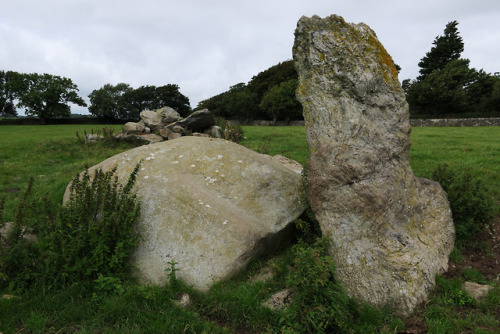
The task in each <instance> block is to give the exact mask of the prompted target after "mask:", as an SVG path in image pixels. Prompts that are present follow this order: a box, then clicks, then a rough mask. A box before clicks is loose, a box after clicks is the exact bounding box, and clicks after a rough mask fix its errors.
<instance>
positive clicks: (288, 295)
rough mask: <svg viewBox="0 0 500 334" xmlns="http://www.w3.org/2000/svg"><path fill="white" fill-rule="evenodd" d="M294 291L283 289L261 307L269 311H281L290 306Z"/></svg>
mask: <svg viewBox="0 0 500 334" xmlns="http://www.w3.org/2000/svg"><path fill="white" fill-rule="evenodd" d="M294 294H295V291H293V289H285V290H281V291H278V292H276V293H275V294H273V295H272V296H271V297H269V299H267V300H266V301H265V302H264V303H263V305H264V306H266V307H268V308H270V309H271V310H282V309H284V308H286V307H287V306H288V305H290V304H291V303H292V301H293V298H294Z"/></svg>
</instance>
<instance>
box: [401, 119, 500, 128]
mask: <svg viewBox="0 0 500 334" xmlns="http://www.w3.org/2000/svg"><path fill="white" fill-rule="evenodd" d="M410 124H411V126H500V118H458V119H410Z"/></svg>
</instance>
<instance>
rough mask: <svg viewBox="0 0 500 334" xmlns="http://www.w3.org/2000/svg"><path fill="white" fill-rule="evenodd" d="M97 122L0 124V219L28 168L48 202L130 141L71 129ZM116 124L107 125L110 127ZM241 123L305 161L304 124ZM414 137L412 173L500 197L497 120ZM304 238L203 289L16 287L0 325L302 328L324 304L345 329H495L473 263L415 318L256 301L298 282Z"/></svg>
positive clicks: (2, 305)
mask: <svg viewBox="0 0 500 334" xmlns="http://www.w3.org/2000/svg"><path fill="white" fill-rule="evenodd" d="M102 127H103V126H96V125H91V126H89V125H85V126H82V125H78V126H73V125H59V126H0V197H3V196H5V197H6V212H5V215H4V218H5V220H7V221H8V220H9V219H13V214H14V207H15V205H16V202H17V200H18V198H19V197H20V196H21V195H22V192H23V191H24V189H25V188H26V187H27V185H28V183H29V179H30V177H34V178H35V180H36V182H37V183H39V184H40V185H41V186H42V187H43V188H44V189H46V190H47V191H49V192H51V193H52V198H53V200H54V202H60V201H61V199H62V195H63V192H64V190H65V188H66V185H67V184H68V182H69V181H70V180H71V179H72V178H73V177H74V176H75V175H76V173H78V172H80V171H82V170H83V169H84V168H85V166H86V165H89V166H91V165H94V164H96V163H98V162H100V161H102V160H104V159H105V158H107V157H110V156H112V155H114V154H117V153H119V152H122V151H124V150H126V149H129V148H131V147H133V146H134V145H133V144H127V143H113V144H109V143H95V144H85V143H83V142H81V141H79V140H78V139H77V137H76V132H77V131H78V132H79V133H80V134H83V132H84V130H86V131H87V132H90V131H91V129H92V128H93V129H99V128H102ZM120 127H121V126H112V128H113V129H115V130H117V129H119V128H120ZM243 130H244V132H245V134H244V136H245V139H244V141H243V142H242V143H241V144H242V145H245V146H247V147H249V148H251V149H253V150H256V151H259V152H261V153H267V154H270V155H276V154H281V155H284V156H286V157H289V158H292V159H295V160H297V161H299V162H300V163H302V164H305V163H306V162H307V159H308V149H307V144H306V141H305V131H304V128H303V127H243ZM411 140H412V148H411V165H412V168H413V170H414V172H415V174H416V175H417V176H422V177H430V176H431V174H432V171H433V170H434V168H435V167H436V166H437V165H438V164H440V163H447V164H449V165H450V166H451V167H455V168H460V167H463V166H467V167H470V168H471V169H472V170H473V172H474V174H475V175H477V176H478V177H480V178H482V179H483V180H485V182H487V184H488V185H490V186H491V188H492V191H494V192H495V193H496V198H497V199H498V200H500V196H499V191H498V190H499V189H500V179H499V175H500V173H499V172H500V127H488V128H486V127H478V128H414V129H413V131H412V135H411ZM301 247H303V248H300V247H298V248H289V249H285V250H283V251H282V252H281V253H279V254H275V255H274V257H273V258H272V259H269V258H266V259H261V260H258V261H255V262H253V263H252V264H251V265H250V266H249V268H248V269H247V270H246V271H245V272H243V273H241V274H240V275H238V276H237V277H235V278H233V279H231V280H228V281H226V282H221V283H219V284H216V285H215V286H214V287H213V288H212V289H211V290H210V291H209V292H207V293H199V292H195V291H192V290H191V289H189V287H186V286H184V285H183V284H182V283H181V284H180V285H179V286H178V287H177V288H175V289H174V288H171V287H168V286H167V287H163V288H159V287H148V286H146V287H139V286H137V285H136V284H134V282H133V281H130V282H121V283H119V284H118V283H115V285H112V286H104V285H98V286H96V287H95V289H94V290H92V291H88V290H86V289H84V288H82V287H80V286H78V285H76V286H71V287H68V288H67V289H65V290H63V291H43V290H41V291H27V292H19V295H18V296H17V297H16V298H12V299H0V332H1V333H76V332H78V333H96V332H97V333H116V332H119V333H282V332H287V333H300V332H304V328H305V327H301V325H299V322H300V321H303V322H304V321H308V319H309V320H310V321H312V322H314V319H315V317H320V316H324V315H325V314H324V312H331V314H327V316H328V317H330V318H332V319H333V318H338V319H350V322H353V321H354V322H355V323H354V324H353V323H347V324H346V326H347V327H346V328H348V329H349V330H347V329H344V332H353V333H374V332H381V333H397V332H398V331H399V332H401V331H404V330H405V329H407V328H408V326H411V321H413V320H415V319H418V321H420V322H422V323H423V324H425V327H426V328H427V331H428V332H429V333H460V332H466V333H500V331H499V330H498V328H500V287H499V283H498V282H495V281H491V282H488V283H490V284H492V285H494V286H496V289H495V290H494V291H493V292H492V293H491V294H490V295H489V296H488V297H487V298H486V299H485V300H484V301H482V302H479V303H474V302H471V301H470V298H469V299H468V298H467V297H466V296H465V295H464V294H463V292H462V290H461V288H460V284H461V283H462V282H463V280H464V277H469V276H471V277H472V276H474V277H479V278H477V279H476V280H477V281H481V280H482V279H481V275H480V273H474V272H472V274H474V275H472V274H471V273H468V274H467V275H468V276H467V275H466V274H463V275H462V274H461V276H457V277H452V278H447V279H445V278H438V281H437V288H436V290H435V291H434V292H433V293H432V294H431V298H430V300H429V302H428V303H427V304H426V305H425V307H423V308H421V309H420V310H419V312H418V314H416V315H415V316H414V317H413V318H412V319H413V320H406V319H400V318H398V317H397V316H395V315H393V314H392V313H391V311H390V310H374V309H372V308H369V307H364V306H359V307H358V308H356V309H355V311H352V313H351V314H349V315H345V314H342V313H341V312H342V310H344V311H345V309H342V308H341V307H340V306H339V307H334V308H332V307H330V306H328V305H326V304H325V305H326V306H325V305H323V306H325V307H323V306H320V307H317V308H307V307H308V306H306V305H295V306H294V307H293V308H292V309H291V310H287V311H275V312H273V311H270V310H269V309H267V308H265V307H262V305H261V303H262V302H263V301H264V300H266V299H267V298H268V297H269V296H270V295H271V294H272V293H274V292H276V291H279V290H280V289H283V288H284V287H288V286H290V285H291V286H294V284H296V283H297V282H296V281H297V278H295V279H294V278H293V277H291V276H290V275H289V273H288V270H289V268H290V266H292V265H293V264H294V263H296V260H297V259H307V261H303V263H304V265H305V266H306V267H307V265H308V263H310V262H314V261H320V260H321V259H323V260H324V258H323V257H321V254H320V253H318V249H317V248H314V247H312V248H308V247H305V246H301ZM318 254H319V255H318ZM314 263H315V262H314ZM267 265H271V267H273V268H277V269H276V270H277V272H278V273H279V274H278V275H277V276H276V277H275V278H274V279H272V280H270V281H268V282H265V283H253V282H252V281H251V277H252V276H253V275H255V274H256V273H257V272H258V271H259V270H260V269H261V268H262V267H265V266H267ZM322 265H323V263H322V262H318V264H317V266H312V267H307V268H309V269H307V270H309V271H304V273H305V274H304V277H307V276H308V275H309V273H311V271H310V270H313V271H312V272H313V273H315V272H314V270H318V269H319V268H321V266H322ZM306 267H304V268H306ZM304 270H305V269H304ZM55 274H57V273H55ZM311 275H313V276H314V275H315V274H311ZM1 277H2V275H1V273H0V279H1ZM312 278H314V277H312ZM321 290H322V289H321V288H320V289H319V291H320V292H319V293H320V294H321ZM181 292H189V294H190V296H191V305H190V306H189V307H187V308H180V307H178V306H176V305H174V302H173V301H174V300H175V299H176V298H178V295H179V294H180V293H181ZM4 293H8V294H16V291H8V290H6V291H0V296H1V295H2V294H4ZM314 296H317V295H313V297H314ZM337 297H338V298H340V299H338V301H339V305H340V302H345V303H347V304H349V303H350V302H348V301H347V302H346V301H345V300H344V299H343V298H345V297H343V296H342V295H338V296H337ZM337 297H336V298H337ZM310 299H314V298H310ZM305 301H308V300H307V299H306V300H305ZM311 302H313V301H312V300H311ZM331 304H336V302H334V303H331ZM319 305H321V304H319ZM349 305H351V306H349V307H348V308H347V309H350V308H353V306H352V305H353V304H349ZM353 310H354V309H353ZM319 332H321V331H319ZM339 332H342V331H340V330H339Z"/></svg>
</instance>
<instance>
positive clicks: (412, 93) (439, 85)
mask: <svg viewBox="0 0 500 334" xmlns="http://www.w3.org/2000/svg"><path fill="white" fill-rule="evenodd" d="M477 77H478V76H477V72H476V70H474V69H470V68H469V60H467V59H458V60H454V61H452V62H450V63H448V64H447V65H446V66H445V67H444V68H443V69H438V70H435V71H433V72H432V73H430V74H429V75H428V76H426V77H425V79H423V80H417V81H416V82H414V83H413V84H412V85H411V86H410V87H409V88H408V95H407V100H408V103H409V104H410V107H411V110H412V111H413V112H414V113H425V114H433V115H438V114H453V113H463V112H466V111H470V108H469V106H470V102H471V101H470V98H469V95H468V87H470V86H471V85H472V84H473V83H474V82H475V81H476V80H477Z"/></svg>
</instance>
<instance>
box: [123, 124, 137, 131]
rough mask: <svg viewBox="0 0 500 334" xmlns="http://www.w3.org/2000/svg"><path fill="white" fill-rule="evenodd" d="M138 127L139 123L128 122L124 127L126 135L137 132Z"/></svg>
mask: <svg viewBox="0 0 500 334" xmlns="http://www.w3.org/2000/svg"><path fill="white" fill-rule="evenodd" d="M137 125H138V123H136V122H127V123H125V125H124V126H123V131H124V132H126V133H129V132H137Z"/></svg>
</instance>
